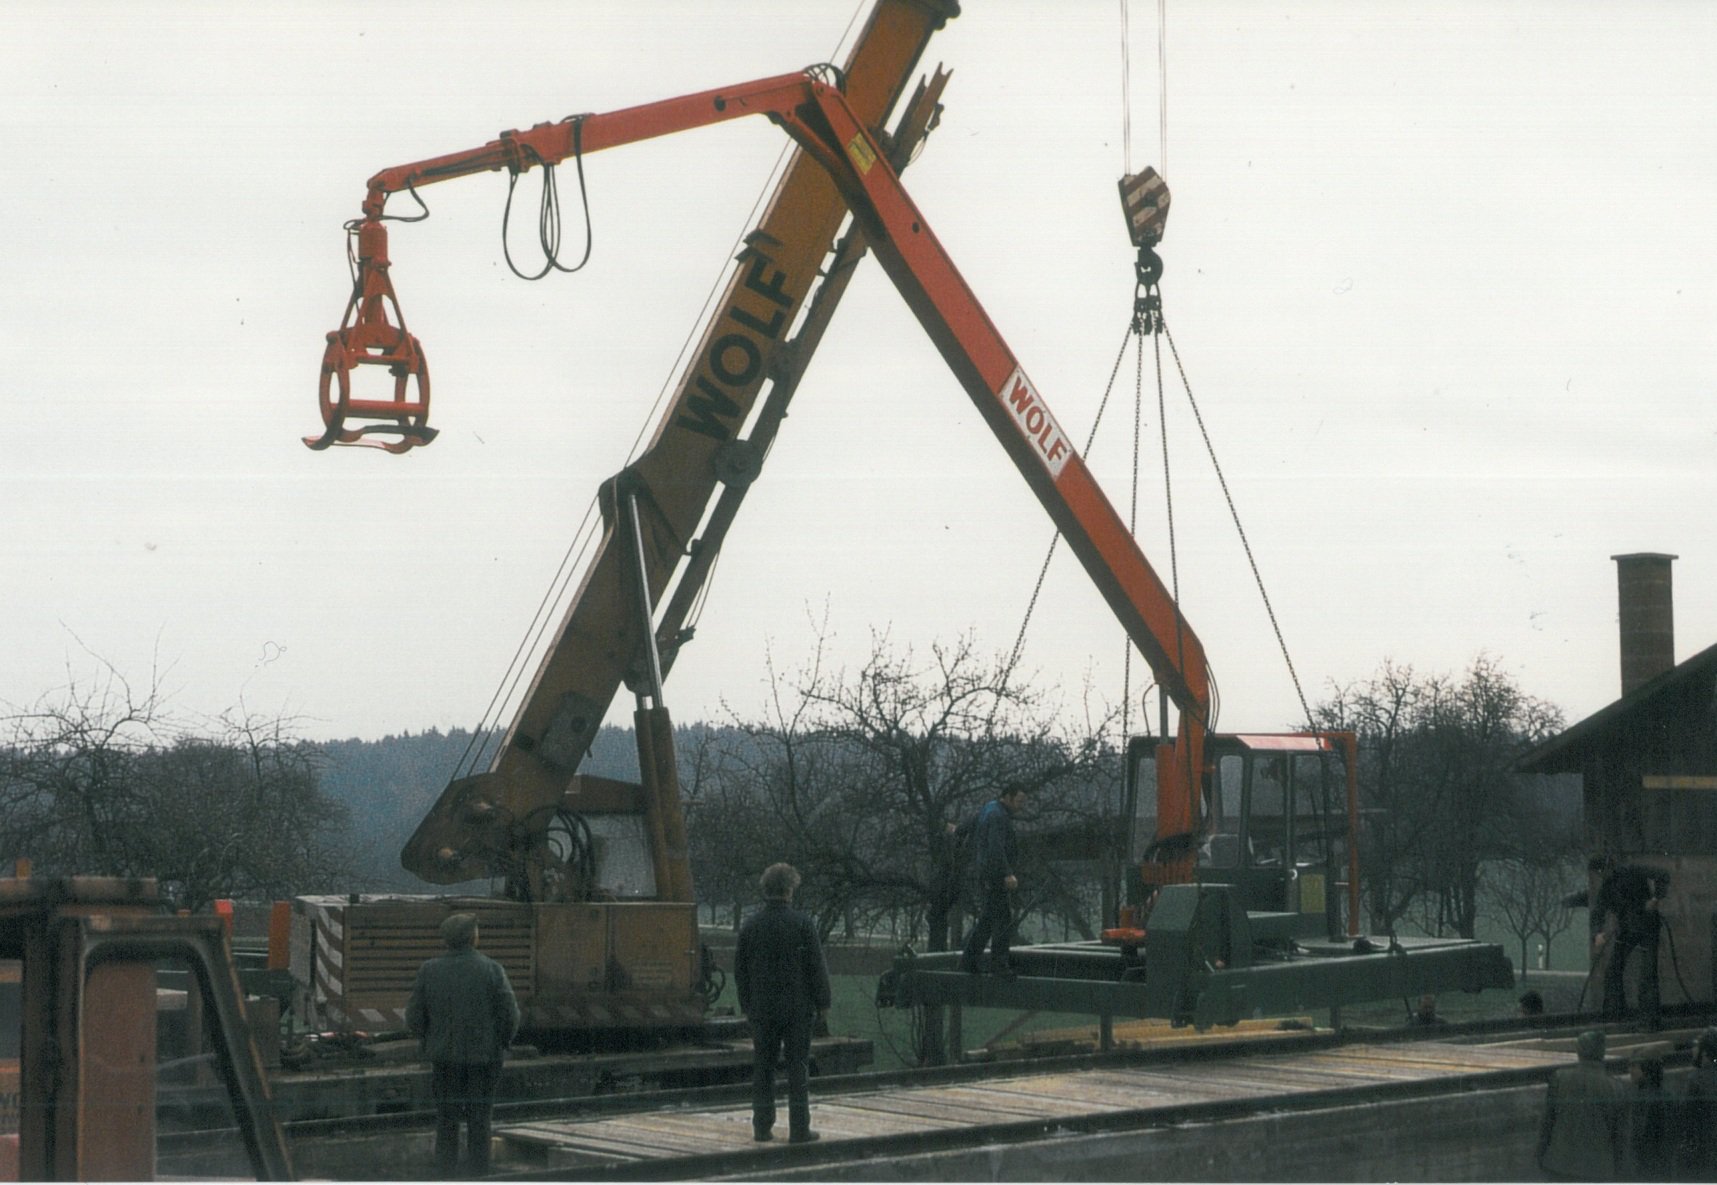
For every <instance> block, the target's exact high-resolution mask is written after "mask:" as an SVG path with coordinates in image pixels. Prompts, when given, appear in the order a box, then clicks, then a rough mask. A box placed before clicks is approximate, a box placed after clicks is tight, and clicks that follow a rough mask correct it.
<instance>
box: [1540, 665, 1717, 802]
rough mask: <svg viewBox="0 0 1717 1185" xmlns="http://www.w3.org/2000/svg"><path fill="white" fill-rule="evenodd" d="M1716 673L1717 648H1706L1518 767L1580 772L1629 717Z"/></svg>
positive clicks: (1567, 730) (1566, 732) (1543, 771)
mask: <svg viewBox="0 0 1717 1185" xmlns="http://www.w3.org/2000/svg"><path fill="white" fill-rule="evenodd" d="M1713 672H1717V645H1713V646H1707V647H1706V648H1705V649H1704V650H1701V651H1700V652H1699V653H1698V654H1695V655H1694V656H1693V657H1692V658H1689V659H1687V660H1686V661H1685V662H1682V663H1678V664H1677V665H1675V666H1673V667H1671V668H1670V669H1669V670H1667V671H1665V672H1664V673H1663V674H1661V675H1659V676H1657V678H1655V679H1652V680H1650V681H1649V682H1646V683H1642V684H1640V685H1639V686H1638V687H1636V688H1634V689H1633V691H1631V692H1629V693H1628V694H1627V695H1624V696H1622V698H1621V699H1619V700H1617V701H1616V702H1615V703H1613V704H1610V705H1609V706H1608V707H1604V708H1600V709H1598V710H1597V711H1596V712H1593V713H1592V714H1591V715H1590V716H1588V717H1586V718H1585V719H1584V720H1582V721H1580V722H1579V723H1578V724H1575V725H1572V726H1570V727H1568V728H1565V729H1563V730H1562V731H1561V732H1560V733H1558V734H1557V735H1556V736H1553V737H1551V738H1550V739H1549V740H1547V741H1545V742H1544V743H1543V744H1541V745H1539V746H1538V747H1537V748H1535V749H1533V750H1532V751H1530V752H1529V753H1527V754H1526V755H1525V756H1524V757H1522V758H1521V759H1520V760H1519V761H1518V762H1516V763H1515V768H1517V769H1519V770H1520V771H1521V772H1522V773H1529V774H1563V773H1579V772H1580V770H1581V767H1582V764H1583V762H1584V759H1585V756H1586V753H1587V751H1588V750H1589V749H1590V748H1591V747H1592V746H1593V745H1597V744H1602V743H1605V742H1606V741H1607V740H1608V738H1609V736H1610V733H1611V732H1612V731H1613V730H1614V729H1617V728H1620V727H1622V726H1624V725H1625V724H1626V723H1627V721H1628V719H1629V717H1631V716H1633V715H1634V714H1635V713H1636V712H1641V711H1645V710H1647V705H1649V704H1650V703H1651V701H1653V700H1655V699H1657V698H1658V697H1659V696H1661V695H1663V694H1665V693H1666V692H1670V691H1673V690H1675V689H1677V688H1680V687H1682V686H1683V685H1684V684H1686V683H1688V682H1691V681H1692V680H1694V679H1698V678H1700V677H1702V676H1707V677H1708V676H1710V675H1712V674H1713Z"/></svg>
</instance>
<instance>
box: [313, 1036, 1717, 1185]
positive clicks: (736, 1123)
mask: <svg viewBox="0 0 1717 1185" xmlns="http://www.w3.org/2000/svg"><path fill="white" fill-rule="evenodd" d="M1596 1023H1597V1022H1596V1021H1595V1020H1594V1019H1592V1018H1579V1017H1556V1018H1546V1020H1545V1021H1543V1022H1539V1023H1534V1024H1532V1025H1530V1026H1527V1025H1522V1024H1516V1023H1514V1022H1507V1023H1498V1022H1485V1023H1480V1024H1473V1025H1451V1026H1448V1027H1446V1028H1442V1029H1436V1030H1429V1031H1413V1030H1393V1031H1386V1032H1374V1033H1363V1034H1344V1035H1338V1034H1334V1033H1329V1032H1327V1031H1326V1032H1300V1033H1285V1034H1282V1035H1280V1036H1269V1037H1264V1038H1257V1037H1254V1038H1252V1039H1250V1040H1241V1041H1236V1040H1224V1039H1220V1038H1217V1039H1213V1040H1210V1041H1207V1042H1203V1043H1198V1044H1181V1045H1179V1046H1178V1047H1171V1048H1164V1049H1157V1050H1132V1051H1120V1052H1112V1053H1104V1054H1089V1055H1079V1056H1064V1057H1053V1058H1044V1059H1029V1060H1020V1061H1012V1062H1003V1063H992V1064H968V1065H960V1066H950V1067H943V1068H939V1069H934V1070H916V1071H903V1072H897V1073H886V1074H852V1075H844V1076H838V1077H822V1078H818V1079H817V1080H816V1081H814V1083H813V1085H812V1108H813V1122H814V1123H815V1125H816V1127H817V1128H818V1130H819V1131H820V1132H821V1133H822V1135H823V1139H822V1141H821V1142H819V1143H817V1144H812V1145H799V1146H792V1145H788V1144H786V1143H785V1142H776V1143H772V1144H766V1145H759V1144H755V1143H753V1142H752V1140H751V1138H750V1137H751V1124H750V1109H749V1108H750V1104H749V1090H748V1088H747V1087H745V1086H742V1085H741V1086H727V1087H719V1088H703V1089H695V1090H678V1091H662V1092H656V1093H653V1094H636V1095H625V1096H611V1097H604V1098H594V1099H593V1098H589V1097H584V1098H577V1099H563V1100H551V1101H540V1102H533V1103H529V1104H511V1105H504V1106H502V1107H500V1108H498V1109H497V1113H496V1136H497V1152H496V1159H495V1164H496V1175H497V1176H504V1177H511V1178H517V1179H566V1178H568V1177H575V1178H577V1179H581V1180H678V1179H704V1180H707V1179H717V1178H721V1179H764V1178H783V1179H791V1178H806V1179H820V1180H835V1179H846V1180H862V1179H884V1180H914V1179H920V1180H922V1179H938V1180H961V1179H996V1178H1008V1177H1011V1178H1015V1179H1029V1180H1054V1179H1070V1180H1100V1179H1138V1177H1139V1175H1140V1173H1141V1172H1143V1171H1144V1168H1145V1164H1146V1163H1147V1162H1148V1164H1149V1166H1150V1173H1151V1175H1153V1176H1167V1177H1171V1178H1180V1179H1188V1180H1198V1179H1204V1180H1231V1179H1244V1178H1252V1179H1275V1180H1288V1179H1304V1180H1337V1179H1380V1178H1394V1179H1498V1180H1500V1179H1513V1178H1518V1177H1520V1176H1521V1175H1522V1174H1523V1173H1529V1172H1530V1171H1531V1162H1530V1155H1531V1144H1532V1137H1533V1136H1534V1135H1535V1134H1536V1122H1537V1115H1538V1111H1539V1109H1540V1108H1541V1106H1542V1098H1543V1089H1542V1088H1543V1083H1544V1081H1545V1080H1546V1079H1547V1078H1548V1076H1549V1074H1550V1072H1551V1071H1552V1070H1554V1069H1556V1068H1558V1067H1560V1066H1563V1065H1566V1064H1568V1063H1569V1062H1570V1061H1571V1060H1572V1058H1573V1052H1572V1049H1573V1041H1574V1037H1575V1035H1576V1034H1577V1033H1578V1032H1579V1031H1580V1030H1582V1029H1584V1028H1588V1027H1592V1026H1593V1025H1594V1024H1596ZM1680 1023H1682V1024H1685V1025H1687V1026H1691V1027H1686V1028H1680V1029H1673V1030H1670V1031H1668V1032H1665V1033H1658V1034H1636V1033H1631V1032H1629V1031H1627V1030H1625V1029H1622V1028H1620V1027H1612V1028H1611V1056H1612V1058H1613V1059H1614V1062H1615V1066H1616V1069H1617V1070H1618V1072H1619V1070H1620V1065H1621V1063H1622V1062H1624V1061H1625V1060H1626V1056H1627V1051H1628V1049H1629V1048H1630V1047H1631V1046H1632V1045H1634V1044H1638V1043H1640V1042H1644V1041H1654V1042H1667V1043H1669V1044H1670V1045H1671V1046H1672V1047H1685V1046H1686V1045H1687V1044H1688V1042H1690V1040H1691V1037H1692V1035H1693V1034H1694V1033H1695V1032H1696V1031H1697V1028H1698V1027H1699V1026H1700V1025H1702V1024H1703V1023H1704V1018H1703V1017H1699V1018H1693V1017H1687V1018H1684V1019H1682V1020H1681V1022H1680ZM1671 1064H1672V1065H1673V1064H1675V1063H1674V1061H1673V1060H1672V1062H1671ZM430 1120H431V1117H429V1116H427V1115H423V1114H408V1115H398V1116H389V1117H370V1118H367V1119H365V1120H362V1121H322V1122H318V1123H306V1124H295V1125H292V1127H291V1129H290V1131H289V1136H290V1138H291V1141H292V1144H293V1148H294V1156H295V1158H296V1159H297V1162H298V1166H299V1171H300V1172H301V1173H302V1174H304V1175H307V1176H322V1177H330V1178H337V1179H387V1178H399V1177H413V1176H424V1175H425V1174H427V1173H428V1172H429V1168H430V1140H431V1122H430ZM1295 1148H1300V1149H1301V1152H1300V1153H1298V1154H1295V1153H1294V1152H1292V1149H1295ZM1416 1166H1417V1167H1416Z"/></svg>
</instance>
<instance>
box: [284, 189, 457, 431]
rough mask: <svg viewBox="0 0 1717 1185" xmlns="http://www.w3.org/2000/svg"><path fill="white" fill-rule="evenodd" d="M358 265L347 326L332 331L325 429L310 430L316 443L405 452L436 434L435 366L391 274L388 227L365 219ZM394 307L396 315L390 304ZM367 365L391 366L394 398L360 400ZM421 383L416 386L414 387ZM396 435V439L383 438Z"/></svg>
mask: <svg viewBox="0 0 1717 1185" xmlns="http://www.w3.org/2000/svg"><path fill="white" fill-rule="evenodd" d="M355 234H356V237H357V240H358V252H357V255H358V270H357V276H356V278H355V279H354V280H353V283H352V296H351V299H350V300H348V301H347V302H346V313H345V316H344V317H342V318H341V320H340V328H339V329H336V330H335V331H334V332H332V333H330V334H329V335H328V348H327V349H326V350H325V351H324V352H323V354H322V377H321V383H320V386H319V388H318V396H319V399H320V402H321V410H322V426H323V431H322V434H321V435H320V436H306V437H305V438H304V443H305V444H306V445H308V446H309V447H311V448H313V449H325V448H327V447H328V446H329V445H333V444H356V445H366V446H368V447H370V448H382V449H386V450H387V451H388V452H390V453H403V452H405V451H406V450H408V449H411V448H414V447H416V446H417V445H420V444H428V443H429V442H430V441H431V440H434V439H435V435H436V430H435V429H434V428H431V427H429V364H428V362H426V361H425V360H424V356H423V346H422V345H421V344H420V343H419V342H418V340H417V338H415V337H413V336H412V335H411V334H410V333H408V332H407V331H406V327H405V317H404V316H403V315H402V314H401V313H400V310H399V298H398V297H396V296H395V295H394V290H393V282H392V281H391V280H389V279H388V255H387V228H386V227H384V226H383V225H382V224H381V222H380V221H377V220H373V219H370V220H365V221H363V222H360V223H358V225H357V227H356V231H355ZM390 308H391V309H392V311H393V313H392V318H391V319H390V318H389V313H388V310H389V309H390ZM363 367H375V368H380V369H384V370H385V371H386V372H387V374H388V376H389V377H390V378H391V379H392V380H393V389H392V392H391V397H389V398H380V399H361V398H357V397H355V396H354V395H353V393H352V387H353V383H354V380H355V379H357V378H358V376H359V375H361V374H363V373H364V371H363V370H362V368H363ZM414 387H415V391H414ZM388 435H393V436H395V437H397V439H392V440H388V439H383V438H382V437H385V436H388Z"/></svg>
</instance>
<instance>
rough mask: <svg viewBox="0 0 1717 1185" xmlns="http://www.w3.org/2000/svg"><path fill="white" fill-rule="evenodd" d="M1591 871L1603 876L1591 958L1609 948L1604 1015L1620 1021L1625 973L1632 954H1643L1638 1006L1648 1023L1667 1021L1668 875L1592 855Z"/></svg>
mask: <svg viewBox="0 0 1717 1185" xmlns="http://www.w3.org/2000/svg"><path fill="white" fill-rule="evenodd" d="M1588 868H1589V869H1590V871H1591V872H1592V873H1593V874H1594V875H1596V876H1601V877H1603V882H1602V883H1601V884H1600V885H1599V886H1598V893H1597V896H1596V897H1595V898H1593V900H1592V913H1591V924H1592V929H1593V931H1594V934H1593V938H1592V958H1593V959H1594V960H1596V959H1597V958H1599V957H1600V956H1601V955H1602V954H1603V952H1604V950H1605V948H1606V947H1607V948H1608V949H1609V952H1610V960H1609V964H1608V966H1606V967H1605V969H1604V1017H1605V1019H1606V1020H1620V1019H1621V1018H1622V1016H1623V1014H1624V1013H1626V1011H1627V998H1626V986H1625V983H1626V981H1625V976H1626V974H1627V965H1628V956H1629V955H1631V954H1632V953H1633V952H1634V951H1635V950H1638V951H1639V953H1640V980H1639V1007H1640V1012H1641V1013H1642V1015H1643V1018H1644V1022H1645V1027H1646V1028H1647V1029H1651V1030H1655V1029H1658V1028H1661V1027H1662V1025H1663V1000H1662V996H1661V994H1660V992H1659V991H1658V982H1657V944H1658V932H1659V930H1660V928H1661V919H1660V918H1659V916H1658V904H1659V902H1660V901H1661V900H1662V898H1663V894H1664V889H1665V887H1666V883H1667V880H1668V878H1667V877H1666V876H1665V875H1664V874H1663V873H1661V872H1659V871H1657V870H1656V869H1652V868H1642V867H1640V866H1639V865H1635V864H1623V865H1620V866H1618V865H1617V864H1616V862H1615V859H1614V858H1613V857H1611V856H1594V857H1592V860H1591V862H1590V864H1589V865H1588Z"/></svg>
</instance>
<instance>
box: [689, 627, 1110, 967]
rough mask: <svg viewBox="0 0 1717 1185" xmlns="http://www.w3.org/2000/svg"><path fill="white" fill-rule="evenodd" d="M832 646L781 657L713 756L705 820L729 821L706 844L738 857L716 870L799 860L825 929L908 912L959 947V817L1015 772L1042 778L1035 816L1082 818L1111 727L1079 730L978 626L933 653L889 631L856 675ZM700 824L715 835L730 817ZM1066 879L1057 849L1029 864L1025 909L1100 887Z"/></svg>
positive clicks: (1077, 904) (913, 925) (704, 790)
mask: <svg viewBox="0 0 1717 1185" xmlns="http://www.w3.org/2000/svg"><path fill="white" fill-rule="evenodd" d="M822 654H823V651H822V646H821V642H820V640H819V644H818V646H817V648H816V650H815V652H814V653H813V656H812V657H811V659H810V660H809V661H808V662H807V663H806V664H805V665H804V666H803V667H802V668H801V669H800V670H799V671H797V672H796V673H794V674H793V675H792V676H784V675H782V674H781V673H780V672H778V671H777V670H776V669H775V667H774V664H773V662H771V664H770V692H771V694H770V699H769V703H768V707H767V712H766V715H765V716H764V717H763V718H761V719H756V720H745V719H741V718H740V717H738V716H737V714H736V715H735V717H734V722H733V724H734V727H733V728H732V729H731V730H729V731H728V732H727V733H725V734H723V735H724V737H725V740H723V741H722V742H721V748H722V752H721V753H720V754H719V755H718V756H715V757H714V758H713V759H711V760H709V761H708V762H707V763H705V765H704V767H703V768H704V769H705V770H706V775H705V776H704V778H703V782H702V785H701V786H700V789H699V792H698V796H697V797H698V802H697V804H696V805H695V807H694V808H693V809H694V810H695V811H696V812H698V817H699V819H700V820H707V819H712V818H713V817H715V815H716V814H717V813H719V814H720V817H722V818H723V819H725V820H729V822H728V823H727V824H726V825H724V827H723V829H722V832H721V834H722V837H723V838H722V841H721V844H720V851H719V852H716V851H708V850H707V849H706V858H707V859H714V858H717V857H721V856H723V855H725V858H726V859H727V860H728V861H729V863H730V864H732V865H735V867H733V868H732V869H731V870H730V871H728V872H716V873H715V874H714V875H715V876H717V877H718V878H720V879H721V880H722V881H723V883H728V884H742V883H745V882H746V881H748V880H750V879H754V877H755V873H756V870H758V869H761V868H762V867H763V866H764V865H767V864H768V863H770V862H772V861H773V860H777V859H785V860H790V861H792V862H793V863H794V864H796V865H797V866H798V867H799V868H800V870H801V872H803V873H804V875H805V885H804V887H803V888H802V889H801V890H800V894H801V896H800V900H801V902H802V904H803V905H804V906H805V907H806V908H808V909H810V910H812V911H813V912H814V913H815V914H816V915H817V917H818V918H819V920H820V922H821V923H822V926H823V928H824V931H825V933H826V932H829V931H831V930H832V929H833V928H834V927H835V926H837V925H842V924H848V923H854V922H856V920H862V919H884V918H894V919H900V918H902V917H904V918H907V919H909V920H908V922H907V929H908V932H909V933H910V934H912V935H914V936H916V935H917V934H918V933H919V932H920V929H919V927H920V925H922V927H923V930H922V932H923V934H924V937H925V939H926V945H927V946H928V948H929V949H931V950H946V949H947V948H948V946H949V943H950V941H951V939H952V938H953V936H954V935H955V934H957V923H958V906H959V903H960V898H961V892H960V890H961V886H962V880H963V877H962V872H963V870H962V868H961V867H960V864H959V858H958V857H959V853H958V852H957V850H956V848H955V845H954V843H953V841H952V839H951V837H950V835H949V829H950V826H951V825H953V824H955V823H957V822H958V821H960V820H962V819H964V818H965V817H967V816H968V815H970V814H971V813H972V812H973V811H975V810H976V809H977V807H978V806H979V805H981V804H982V803H983V802H984V801H985V800H986V799H988V798H990V797H992V796H994V795H995V794H996V793H998V792H999V791H1000V790H1001V789H1002V788H1003V787H1004V786H1007V785H1012V784H1015V783H1020V784H1024V785H1025V786H1026V787H1027V788H1028V789H1029V790H1030V791H1031V792H1032V794H1031V805H1030V808H1029V812H1028V822H1029V825H1030V826H1034V827H1047V828H1055V827H1061V826H1065V825H1067V824H1069V823H1070V822H1071V821H1073V820H1076V819H1078V818H1079V817H1080V815H1081V813H1082V812H1086V811H1088V809H1089V804H1090V801H1091V797H1092V796H1091V795H1090V794H1089V793H1088V792H1087V788H1086V787H1087V783H1088V782H1089V781H1090V779H1091V778H1092V776H1093V770H1094V769H1095V768H1096V767H1097V764H1098V763H1097V760H1096V759H1097V755H1098V754H1099V753H1100V751H1101V749H1102V744H1101V740H1100V739H1098V738H1082V739H1080V740H1076V741H1070V740H1068V739H1067V738H1066V737H1065V736H1063V735H1062V733H1061V731H1060V728H1059V726H1058V724H1057V722H1056V719H1055V716H1054V714H1053V713H1052V712H1051V711H1050V710H1049V707H1048V705H1047V703H1046V699H1045V697H1044V696H1042V695H1041V694H1039V693H1036V692H1033V691H1031V690H1028V689H1026V688H1024V687H1022V686H1021V685H1019V684H1017V683H1016V682H1014V680H1013V679H1012V677H1011V671H1010V668H1009V666H1008V664H1007V663H1005V662H1003V661H999V660H989V659H986V658H984V657H982V656H980V655H979V654H978V653H977V651H976V649H975V647H974V645H973V643H972V641H971V639H970V638H962V639H960V640H959V641H957V642H954V643H952V644H941V643H937V644H934V645H932V646H931V647H930V648H929V651H928V654H927V655H920V654H919V653H917V652H915V651H914V650H912V649H911V648H907V649H904V650H897V649H896V648H894V647H893V646H892V645H891V643H890V642H889V639H888V638H887V636H886V635H878V636H876V637H875V638H874V639H873V645H872V650H871V654H870V656H869V658H868V659H867V660H866V661H865V663H864V665H863V666H862V667H861V668H860V669H859V670H857V671H855V672H851V673H848V672H845V671H831V670H828V669H827V668H826V667H825V666H824V665H823V661H822ZM1112 797H1113V796H1111V798H1112ZM747 816H748V820H747V821H746V822H744V823H743V824H742V823H740V822H739V820H740V819H741V817H747ZM729 826H732V827H734V828H735V829H734V830H732V831H731V832H730V831H728V830H727V827H729ZM698 833H701V834H702V835H703V836H705V837H706V838H705V839H704V840H703V841H701V842H703V843H705V844H707V843H708V842H709V841H708V839H707V837H708V836H710V835H711V834H713V833H714V828H712V827H710V826H707V825H700V826H698V827H697V828H695V829H694V835H696V834H698ZM729 835H732V836H735V837H741V838H739V841H738V842H734V841H733V840H731V839H729V838H728V837H729ZM699 842H700V841H699V840H698V839H696V838H694V843H699ZM753 865H754V866H755V868H753V867H751V866H753ZM1061 879H1063V874H1062V873H1061V871H1060V870H1059V869H1058V868H1056V867H1055V866H1052V865H1051V864H1050V863H1049V862H1048V861H1044V862H1042V863H1041V865H1038V866H1034V868H1033V872H1032V875H1028V876H1026V877H1023V878H1022V883H1023V884H1024V885H1025V886H1026V892H1025V896H1024V897H1023V898H1022V902H1021V905H1022V912H1024V911H1030V910H1033V909H1037V910H1050V911H1057V916H1058V917H1059V916H1061V914H1062V913H1065V912H1067V911H1069V910H1074V909H1082V908H1083V903H1084V900H1085V898H1084V896H1083V895H1082V894H1080V893H1078V892H1075V891H1072V890H1070V889H1069V888H1068V887H1067V886H1065V885H1062V884H1060V883H1059V882H1060V880H1061Z"/></svg>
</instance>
